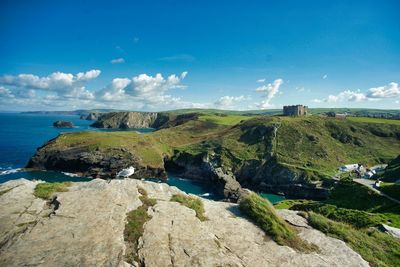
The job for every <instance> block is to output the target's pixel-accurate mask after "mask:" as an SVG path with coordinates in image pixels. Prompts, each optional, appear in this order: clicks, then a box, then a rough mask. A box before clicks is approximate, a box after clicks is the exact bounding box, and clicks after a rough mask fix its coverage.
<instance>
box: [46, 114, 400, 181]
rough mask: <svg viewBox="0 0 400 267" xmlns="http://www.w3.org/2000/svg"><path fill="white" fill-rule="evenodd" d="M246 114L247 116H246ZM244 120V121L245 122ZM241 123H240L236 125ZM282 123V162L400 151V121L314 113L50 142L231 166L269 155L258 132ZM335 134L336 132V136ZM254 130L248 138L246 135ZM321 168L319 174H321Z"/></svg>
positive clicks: (334, 162) (333, 161)
mask: <svg viewBox="0 0 400 267" xmlns="http://www.w3.org/2000/svg"><path fill="white" fill-rule="evenodd" d="M243 120H244V121H243ZM241 121H242V122H241ZM235 123H239V124H237V125H234V124H235ZM272 125H280V127H279V129H278V132H277V139H276V140H275V141H274V142H273V147H274V154H275V155H276V156H277V158H278V160H279V162H280V163H282V164H286V166H287V167H289V168H292V169H295V170H300V171H302V172H304V173H312V174H313V176H315V177H316V176H326V175H333V174H334V173H335V172H336V169H337V168H338V167H339V166H341V165H343V164H348V163H358V162H362V163H365V164H376V163H381V162H385V161H388V160H389V159H391V158H393V157H394V156H395V155H397V154H398V151H400V142H399V140H398V139H397V137H396V134H400V126H398V125H391V124H372V123H361V122H352V121H348V120H338V119H334V118H321V117H318V116H309V117H266V116H259V117H254V118H252V117H242V116H237V115H235V116H211V115H202V116H200V118H199V120H197V121H189V122H187V123H185V124H182V125H179V126H177V127H172V128H167V129H162V130H159V131H156V132H153V133H148V134H139V133H135V132H80V133H70V134H65V135H62V136H61V137H60V138H57V139H56V140H55V141H53V142H52V144H50V145H49V147H51V146H54V147H56V148H61V149H62V150H63V149H67V148H71V147H86V148H87V149H89V150H96V149H100V150H108V151H110V152H111V151H112V150H113V149H114V151H120V148H125V149H128V150H129V151H131V152H132V153H133V154H135V155H137V156H139V157H140V158H141V161H142V163H143V164H147V165H149V166H152V167H161V166H162V165H163V155H169V156H171V155H172V154H173V153H174V150H176V149H178V150H181V151H185V152H189V153H190V154H198V153H201V152H204V151H205V150H209V151H215V152H217V153H218V154H219V155H221V160H222V163H223V164H224V165H226V166H230V167H234V166H238V163H240V162H241V161H243V160H252V159H263V158H265V154H266V153H268V152H269V150H268V149H269V148H268V145H269V144H268V142H269V143H271V142H272V140H265V137H263V136H257V135H255V134H254V133H256V132H257V128H259V127H261V126H263V127H264V126H265V127H270V128H271V126H272ZM333 135H335V138H334V137H333ZM246 136H250V137H248V138H244V137H246ZM318 173H319V174H318Z"/></svg>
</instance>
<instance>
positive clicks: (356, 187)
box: [275, 181, 400, 266]
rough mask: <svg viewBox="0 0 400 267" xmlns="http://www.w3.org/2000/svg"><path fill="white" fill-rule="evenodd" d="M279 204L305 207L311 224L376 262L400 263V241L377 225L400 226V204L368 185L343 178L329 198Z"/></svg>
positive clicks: (370, 261)
mask: <svg viewBox="0 0 400 267" xmlns="http://www.w3.org/2000/svg"><path fill="white" fill-rule="evenodd" d="M275 208H278V209H281V208H285V209H288V208H289V209H293V210H302V211H304V213H302V214H303V215H304V216H305V217H306V218H307V219H308V221H309V223H310V225H311V226H312V227H314V228H316V229H318V230H320V231H322V232H324V233H326V234H328V235H330V236H332V237H335V238H339V239H341V240H343V241H344V242H346V243H347V244H348V245H349V246H350V247H352V248H353V249H354V250H355V251H356V252H358V253H359V254H360V255H361V256H362V257H363V258H364V259H365V260H367V261H368V262H369V263H370V264H371V265H372V266H398V265H399V264H400V256H399V255H400V241H399V239H398V238H395V237H392V236H390V235H389V234H386V233H381V232H379V231H378V230H377V229H376V227H379V225H380V224H387V225H390V226H392V227H397V228H400V205H399V204H397V203H395V202H393V201H391V200H389V199H387V198H385V197H384V196H381V195H379V194H378V193H376V192H375V191H373V190H371V189H369V188H368V187H366V186H363V185H360V184H357V183H355V182H352V181H340V182H339V183H338V184H337V185H336V186H335V188H334V189H333V190H332V192H331V195H330V197H329V198H328V199H327V200H325V201H311V200H284V201H282V202H280V203H278V204H277V205H275Z"/></svg>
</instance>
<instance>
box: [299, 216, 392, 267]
mask: <svg viewBox="0 0 400 267" xmlns="http://www.w3.org/2000/svg"><path fill="white" fill-rule="evenodd" d="M303 216H305V217H306V218H307V220H308V222H309V224H310V225H311V226H312V227H313V228H315V229H318V230H320V231H321V232H323V233H325V234H327V235H329V236H332V237H334V238H338V239H340V240H343V241H344V242H346V243H347V244H348V245H349V246H350V247H351V248H352V249H354V251H356V252H357V253H359V254H360V255H361V256H362V257H363V258H364V259H365V260H366V261H368V262H369V263H370V264H371V266H399V265H400V256H399V255H400V242H399V240H398V238H395V237H392V236H390V235H388V234H386V233H381V232H379V231H378V230H376V229H374V228H365V229H355V228H353V227H352V226H350V225H348V224H346V223H341V222H336V221H333V220H330V219H327V218H326V217H324V216H322V215H320V214H317V213H314V212H308V213H303Z"/></svg>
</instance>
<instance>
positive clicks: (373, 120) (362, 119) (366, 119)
mask: <svg viewBox="0 0 400 267" xmlns="http://www.w3.org/2000/svg"><path fill="white" fill-rule="evenodd" d="M347 120H349V121H354V122H366V123H385V124H395V125H400V120H392V119H384V118H370V117H347Z"/></svg>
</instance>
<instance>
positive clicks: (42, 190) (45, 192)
mask: <svg viewBox="0 0 400 267" xmlns="http://www.w3.org/2000/svg"><path fill="white" fill-rule="evenodd" d="M71 184H72V183H71V182H63V183H40V184H38V185H36V187H35V190H34V193H33V194H34V195H35V196H36V197H39V198H43V199H50V197H51V196H52V195H53V194H54V193H56V192H67V191H68V187H69V186H71Z"/></svg>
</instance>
